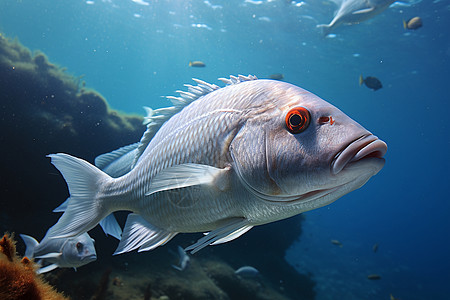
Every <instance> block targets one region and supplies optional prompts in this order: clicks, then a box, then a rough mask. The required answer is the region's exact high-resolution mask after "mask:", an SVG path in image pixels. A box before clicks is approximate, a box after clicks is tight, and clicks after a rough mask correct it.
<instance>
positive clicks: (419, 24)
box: [403, 17, 423, 30]
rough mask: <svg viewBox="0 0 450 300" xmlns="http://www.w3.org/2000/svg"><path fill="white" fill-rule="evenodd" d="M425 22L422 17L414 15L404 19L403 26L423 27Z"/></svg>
mask: <svg viewBox="0 0 450 300" xmlns="http://www.w3.org/2000/svg"><path fill="white" fill-rule="evenodd" d="M422 25H423V22H422V19H421V18H420V17H414V18H411V19H409V20H408V21H403V28H405V29H411V30H416V29H419V28H420V27H422Z"/></svg>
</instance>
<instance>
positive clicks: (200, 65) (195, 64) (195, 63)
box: [189, 60, 206, 68]
mask: <svg viewBox="0 0 450 300" xmlns="http://www.w3.org/2000/svg"><path fill="white" fill-rule="evenodd" d="M189 67H196V68H204V67H206V64H205V63H204V62H202V61H199V60H196V61H190V62H189Z"/></svg>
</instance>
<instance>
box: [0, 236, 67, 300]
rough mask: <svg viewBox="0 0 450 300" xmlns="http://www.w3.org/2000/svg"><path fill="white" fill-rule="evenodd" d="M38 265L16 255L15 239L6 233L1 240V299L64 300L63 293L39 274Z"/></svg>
mask: <svg viewBox="0 0 450 300" xmlns="http://www.w3.org/2000/svg"><path fill="white" fill-rule="evenodd" d="M36 268H37V267H36V265H35V263H34V262H32V261H31V260H29V259H28V258H27V257H24V258H22V259H20V258H19V257H18V256H17V255H16V245H15V242H14V240H13V239H12V238H11V237H10V236H9V235H8V234H5V235H4V236H3V238H2V239H1V240H0V299H8V300H15V299H17V300H19V299H24V300H25V299H27V300H28V299H29V300H40V299H43V300H44V299H45V300H60V299H61V300H63V299H68V298H65V297H64V296H63V295H62V294H60V293H58V292H56V291H55V290H54V289H53V287H51V286H50V285H49V284H47V283H45V282H44V281H43V279H42V278H41V276H39V275H37V274H36V272H35V270H36Z"/></svg>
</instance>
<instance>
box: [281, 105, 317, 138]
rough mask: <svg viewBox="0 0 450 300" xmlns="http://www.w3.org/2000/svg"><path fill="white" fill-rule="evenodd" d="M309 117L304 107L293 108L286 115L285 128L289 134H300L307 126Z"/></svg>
mask: <svg viewBox="0 0 450 300" xmlns="http://www.w3.org/2000/svg"><path fill="white" fill-rule="evenodd" d="M310 120H311V115H310V114H309V111H308V110H307V109H306V108H304V107H300V106H299V107H294V108H292V109H291V110H290V111H289V112H288V113H287V114H286V127H287V129H288V130H289V132H290V133H294V134H296V133H300V132H303V131H305V130H306V128H308V126H309V122H310Z"/></svg>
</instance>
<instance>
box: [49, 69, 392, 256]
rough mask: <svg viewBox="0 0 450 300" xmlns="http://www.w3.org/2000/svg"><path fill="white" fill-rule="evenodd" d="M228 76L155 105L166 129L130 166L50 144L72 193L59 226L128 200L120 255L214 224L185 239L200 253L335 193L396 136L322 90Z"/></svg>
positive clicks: (69, 232) (66, 232)
mask: <svg viewBox="0 0 450 300" xmlns="http://www.w3.org/2000/svg"><path fill="white" fill-rule="evenodd" d="M223 81H224V82H225V83H227V86H225V87H223V88H219V87H218V86H216V85H212V84H208V83H205V82H203V81H200V80H196V82H197V83H198V86H189V91H190V92H180V93H181V95H182V97H180V98H173V97H172V98H171V100H173V102H174V103H175V106H174V107H173V108H171V109H169V108H168V109H166V110H163V111H161V114H160V115H157V116H155V118H154V121H155V122H160V128H159V129H158V130H157V132H156V133H151V136H152V138H151V139H150V140H149V138H148V137H147V136H146V134H144V137H143V139H142V140H141V141H143V140H147V141H148V140H149V141H148V144H147V145H146V146H145V147H144V149H142V153H141V154H139V155H138V158H137V161H136V164H135V166H134V168H133V169H132V170H131V171H130V172H128V173H127V174H125V175H124V176H121V177H119V178H112V177H110V176H108V175H107V174H105V173H104V172H102V171H101V170H99V169H98V168H96V167H94V166H92V165H91V164H89V163H88V162H86V161H84V160H82V159H79V158H76V157H73V156H70V155H67V154H62V153H59V154H52V155H49V157H50V158H51V161H52V163H53V164H54V165H55V166H56V168H58V170H59V171H60V172H61V173H62V175H63V176H64V178H65V179H66V182H67V184H68V187H69V192H70V195H71V196H70V199H71V201H69V205H68V207H67V209H66V210H65V212H64V214H63V215H62V217H61V218H60V219H59V221H58V222H57V223H56V224H55V225H54V226H53V227H52V228H51V229H50V233H49V235H50V236H53V237H55V238H58V237H68V236H75V235H77V234H80V233H82V232H87V231H88V230H90V229H91V228H93V227H94V226H95V225H96V224H97V223H98V222H99V221H100V220H101V219H102V218H104V217H105V216H107V215H108V214H110V213H111V212H114V211H118V210H128V211H132V212H133V213H131V214H129V215H128V218H127V221H126V224H125V228H124V230H123V234H122V239H121V242H120V243H119V246H118V248H117V250H116V254H119V253H123V252H128V251H132V250H135V249H139V251H147V250H151V249H154V248H155V247H158V246H160V245H163V244H165V243H166V242H167V241H169V240H170V239H171V238H173V237H174V236H175V235H176V234H178V233H189V232H208V234H206V235H205V236H204V237H203V238H201V239H200V240H198V241H197V243H195V244H193V245H191V246H189V247H187V248H186V249H185V250H187V251H192V252H193V253H194V252H196V251H198V250H200V249H202V248H203V247H206V246H207V245H210V244H218V243H224V242H228V241H230V240H233V239H235V238H237V237H239V236H240V235H242V234H244V233H245V232H247V231H248V230H250V229H251V228H252V227H253V226H256V225H261V224H266V223H270V222H273V221H277V220H281V219H285V218H288V217H291V216H294V215H296V214H299V213H301V212H304V211H308V210H312V209H315V208H318V207H322V206H324V205H327V204H330V203H332V202H333V201H335V200H336V199H338V198H340V197H341V196H343V195H345V194H347V193H349V192H350V191H353V190H355V189H357V188H359V187H361V186H362V185H364V184H365V183H366V182H367V181H368V180H369V178H370V177H372V176H373V175H375V174H376V173H378V172H379V171H380V170H381V168H382V167H383V165H384V159H383V158H382V157H383V155H384V154H385V152H386V150H387V146H386V144H385V143H384V142H382V141H381V140H379V139H378V138H377V137H375V136H374V135H372V134H371V133H370V132H369V131H367V130H366V129H364V128H363V127H362V126H361V125H359V124H358V123H356V122H355V121H353V120H352V119H350V118H349V117H348V116H346V115H345V114H344V113H343V112H341V111H340V110H338V109H337V108H336V107H334V106H332V105H331V104H329V103H327V102H326V101H324V100H322V99H321V98H319V97H318V96H316V95H314V94H312V93H310V92H308V91H305V90H303V89H301V88H299V87H297V86H294V85H292V84H289V83H286V82H282V81H274V80H257V79H256V77H254V76H248V77H245V76H239V77H234V76H232V77H230V79H223ZM183 101H184V102H186V103H184V105H180V103H182V102H183ZM167 111H172V112H174V114H173V115H168V114H167ZM325 116H326V117H325ZM161 120H163V121H164V122H163V121H161ZM329 120H333V122H331V121H329ZM161 123H162V124H161ZM155 124H156V123H155ZM148 127H149V129H150V128H151V127H152V125H151V124H149V125H148ZM142 144H143V145H145V144H146V143H142Z"/></svg>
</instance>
